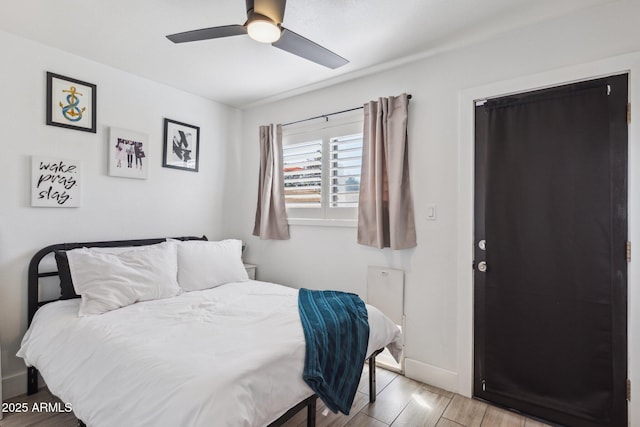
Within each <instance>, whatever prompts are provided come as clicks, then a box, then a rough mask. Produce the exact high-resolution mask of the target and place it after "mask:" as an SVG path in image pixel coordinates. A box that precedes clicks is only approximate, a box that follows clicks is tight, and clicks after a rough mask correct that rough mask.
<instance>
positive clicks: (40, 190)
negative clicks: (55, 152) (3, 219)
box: [31, 156, 80, 208]
mask: <svg viewBox="0 0 640 427" xmlns="http://www.w3.org/2000/svg"><path fill="white" fill-rule="evenodd" d="M31 206H33V207H49V208H75V207H79V206H80V161H79V160H68V159H59V158H52V157H42V156H32V157H31Z"/></svg>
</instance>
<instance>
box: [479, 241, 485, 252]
mask: <svg viewBox="0 0 640 427" xmlns="http://www.w3.org/2000/svg"><path fill="white" fill-rule="evenodd" d="M478 247H479V248H480V249H482V250H483V251H484V250H486V249H487V242H486V241H485V240H480V241H479V242H478Z"/></svg>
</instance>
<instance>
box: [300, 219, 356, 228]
mask: <svg viewBox="0 0 640 427" xmlns="http://www.w3.org/2000/svg"><path fill="white" fill-rule="evenodd" d="M288 223H289V225H307V226H313V227H351V228H356V227H357V226H358V220H357V219H319V218H289V219H288Z"/></svg>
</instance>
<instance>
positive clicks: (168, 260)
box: [67, 242, 180, 316]
mask: <svg viewBox="0 0 640 427" xmlns="http://www.w3.org/2000/svg"><path fill="white" fill-rule="evenodd" d="M67 258H68V259H69V269H70V270H71V278H72V281H73V287H74V288H75V291H76V293H77V294H78V295H80V296H81V297H82V300H81V302H80V311H79V313H78V314H79V316H90V315H94V314H102V313H106V312H107V311H111V310H115V309H117V308H120V307H125V306H127V305H130V304H133V303H135V302H138V301H148V300H153V299H160V298H168V297H171V296H174V295H177V294H178V293H179V292H180V287H179V286H178V282H177V276H178V274H177V272H178V264H177V259H178V256H177V248H176V244H175V243H173V242H163V243H160V244H157V245H149V246H140V247H136V248H131V250H129V251H126V252H122V253H118V254H111V253H105V252H103V251H96V250H94V249H91V248H81V249H74V250H72V251H68V252H67Z"/></svg>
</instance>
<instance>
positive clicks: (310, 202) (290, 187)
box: [283, 140, 322, 208]
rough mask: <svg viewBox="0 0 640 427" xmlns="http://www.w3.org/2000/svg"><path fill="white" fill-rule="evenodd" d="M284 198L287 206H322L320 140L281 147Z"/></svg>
mask: <svg viewBox="0 0 640 427" xmlns="http://www.w3.org/2000/svg"><path fill="white" fill-rule="evenodd" d="M283 158H284V200H285V203H286V204H287V207H289V208H320V207H321V206H322V140H317V141H311V142H302V143H297V144H289V145H285V146H284V147H283Z"/></svg>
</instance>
